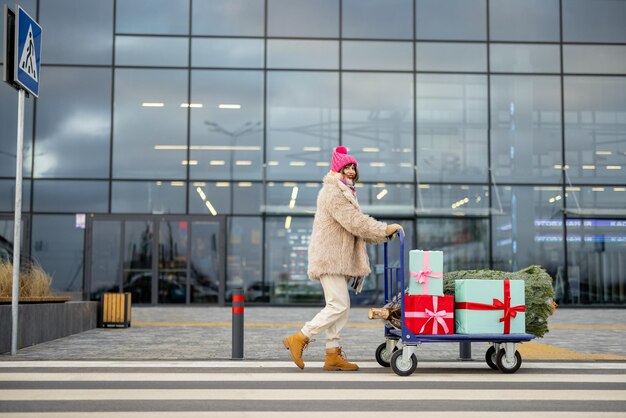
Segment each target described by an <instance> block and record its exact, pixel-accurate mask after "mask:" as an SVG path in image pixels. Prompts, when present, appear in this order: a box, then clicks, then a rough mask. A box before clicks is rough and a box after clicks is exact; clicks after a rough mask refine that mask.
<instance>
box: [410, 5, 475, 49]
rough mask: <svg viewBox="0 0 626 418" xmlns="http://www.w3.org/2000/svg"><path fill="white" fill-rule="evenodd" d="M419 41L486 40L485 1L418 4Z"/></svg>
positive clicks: (416, 8) (416, 10)
mask: <svg viewBox="0 0 626 418" xmlns="http://www.w3.org/2000/svg"><path fill="white" fill-rule="evenodd" d="M415 14H416V25H417V28H416V29H417V39H442V40H471V41H483V40H486V39H487V7H486V6H485V0H417V2H416V4H415Z"/></svg>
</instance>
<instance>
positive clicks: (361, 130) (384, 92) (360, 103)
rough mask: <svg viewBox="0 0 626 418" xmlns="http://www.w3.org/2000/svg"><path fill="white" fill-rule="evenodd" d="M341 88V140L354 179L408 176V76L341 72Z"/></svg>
mask: <svg viewBox="0 0 626 418" xmlns="http://www.w3.org/2000/svg"><path fill="white" fill-rule="evenodd" d="M342 92H343V103H342V104H343V109H342V118H343V122H342V129H343V131H342V135H343V144H344V145H346V146H347V147H348V148H349V153H350V154H351V155H353V156H354V157H355V158H356V159H357V161H358V162H359V170H360V173H359V174H360V176H361V180H360V181H365V182H373V181H412V180H413V174H414V163H413V99H412V96H413V76H412V75H411V74H374V73H344V74H343V82H342ZM330 155H331V154H330V153H329V152H327V153H326V158H327V159H329V158H330Z"/></svg>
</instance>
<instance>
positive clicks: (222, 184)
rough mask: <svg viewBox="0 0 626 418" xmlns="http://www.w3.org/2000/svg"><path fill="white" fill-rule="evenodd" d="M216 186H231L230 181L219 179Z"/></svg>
mask: <svg viewBox="0 0 626 418" xmlns="http://www.w3.org/2000/svg"><path fill="white" fill-rule="evenodd" d="M215 187H230V182H228V181H218V182H217V183H215Z"/></svg>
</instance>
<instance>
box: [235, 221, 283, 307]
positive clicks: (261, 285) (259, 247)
mask: <svg viewBox="0 0 626 418" xmlns="http://www.w3.org/2000/svg"><path fill="white" fill-rule="evenodd" d="M234 288H243V289H244V294H245V298H246V301H249V302H269V300H270V294H271V293H272V290H271V287H270V283H269V282H268V281H266V280H264V277H263V221H262V220H261V218H260V217H242V216H231V217H229V218H228V274H227V275H226V301H227V302H228V301H230V300H231V297H230V295H231V293H232V289H234Z"/></svg>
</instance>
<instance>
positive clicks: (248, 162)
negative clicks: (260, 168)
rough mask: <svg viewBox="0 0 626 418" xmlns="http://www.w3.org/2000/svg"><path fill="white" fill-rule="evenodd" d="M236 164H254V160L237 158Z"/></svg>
mask: <svg viewBox="0 0 626 418" xmlns="http://www.w3.org/2000/svg"><path fill="white" fill-rule="evenodd" d="M235 165H252V161H247V160H237V161H235Z"/></svg>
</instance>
